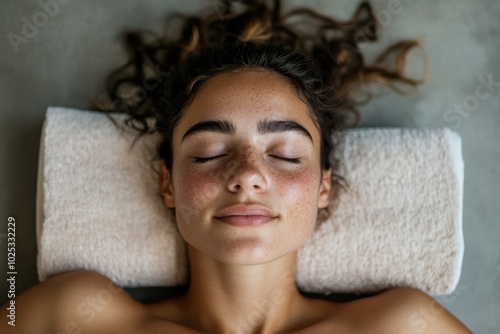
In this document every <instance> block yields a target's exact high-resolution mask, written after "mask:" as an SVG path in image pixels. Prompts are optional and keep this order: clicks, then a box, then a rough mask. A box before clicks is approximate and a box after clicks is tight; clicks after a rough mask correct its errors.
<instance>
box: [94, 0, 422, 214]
mask: <svg viewBox="0 0 500 334" xmlns="http://www.w3.org/2000/svg"><path fill="white" fill-rule="evenodd" d="M220 4H221V5H222V7H221V8H219V11H218V12H217V13H212V14H211V15H207V16H190V17H181V19H182V26H181V29H180V34H179V35H178V36H177V37H173V38H172V37H160V36H157V35H156V34H154V33H151V32H148V31H139V32H128V33H126V34H125V47H126V49H127V50H128V52H129V56H130V60H129V61H128V62H127V63H126V64H125V65H124V66H122V67H120V68H119V69H117V70H116V71H114V72H113V73H112V74H111V75H110V76H109V78H108V81H107V93H108V95H109V98H110V100H111V102H110V101H107V102H104V101H101V100H95V101H94V104H93V106H92V109H94V110H99V111H107V112H123V113H126V114H128V116H129V117H128V119H127V121H126V124H127V125H129V126H131V127H132V128H134V129H135V130H137V131H138V133H139V135H144V134H148V133H159V134H160V137H161V139H160V142H159V146H158V151H157V153H158V158H159V159H161V160H162V161H163V162H164V163H165V164H166V166H167V168H169V169H171V167H172V147H171V144H172V134H173V129H174V128H175V126H176V124H177V122H178V120H179V119H180V117H181V116H182V114H183V111H184V110H185V109H186V108H187V106H189V104H190V102H191V101H192V99H193V98H194V96H196V93H197V92H198V91H199V89H200V88H201V87H202V86H203V84H204V83H205V82H206V80H207V79H208V78H211V77H213V76H215V75H217V74H220V73H224V72H230V71H234V70H237V69H244V68H250V69H251V68H257V69H265V70H269V71H273V72H275V73H278V74H279V75H281V76H282V77H283V78H284V79H286V80H288V81H289V82H290V83H291V84H292V85H293V87H295V89H296V90H297V93H298V96H299V97H300V98H301V99H302V100H303V101H304V102H305V103H306V104H307V105H308V106H309V108H310V112H311V118H312V119H313V121H314V122H315V123H316V125H317V127H318V129H319V130H320V133H321V139H322V140H321V166H322V168H323V170H328V169H331V170H332V193H331V199H332V203H336V202H337V200H338V195H339V190H341V189H346V187H347V186H348V183H347V182H346V180H345V179H344V178H343V177H342V176H341V175H340V174H339V173H338V165H339V164H338V160H337V158H336V157H335V154H334V153H335V152H334V151H335V148H337V147H339V145H340V144H341V141H342V138H343V133H344V130H346V129H348V128H351V127H354V126H356V125H358V124H359V121H360V115H359V112H358V110H357V108H356V105H357V104H358V101H357V98H356V94H357V93H359V92H360V89H361V88H362V86H366V84H370V83H374V82H376V83H380V84H383V85H386V86H389V87H390V88H392V89H393V90H395V91H397V92H403V93H405V92H408V90H406V91H405V90H404V89H403V88H409V89H410V90H414V89H415V88H416V87H417V86H418V85H419V84H420V83H422V82H423V80H416V79H412V78H409V77H407V76H405V74H404V69H405V64H406V60H407V55H408V53H409V51H411V49H413V48H415V47H419V44H418V42H417V41H415V40H407V41H402V42H399V43H396V44H394V45H392V46H390V47H389V48H387V49H386V50H385V51H384V52H383V53H382V54H381V55H380V56H379V57H378V58H377V59H376V60H375V62H374V63H373V64H370V65H368V64H365V60H364V57H363V55H362V53H361V49H362V47H361V46H360V45H361V43H366V42H373V41H376V40H377V39H378V34H379V32H378V27H379V26H378V25H377V20H376V18H375V16H374V13H373V9H372V7H371V6H370V4H369V3H367V2H363V3H361V4H360V5H359V6H358V8H357V10H356V11H355V13H354V15H353V16H352V18H351V19H350V20H348V21H337V20H334V19H332V18H330V17H327V16H324V15H322V14H320V13H317V12H315V11H313V10H311V9H307V8H299V9H294V10H291V11H289V12H288V13H286V14H282V11H281V2H280V0H274V1H272V3H269V1H266V0H258V1H249V0H234V1H231V0H225V1H222V2H220ZM179 17H180V16H179V15H174V16H172V17H171V18H170V19H169V20H167V23H173V22H174V21H175V20H176V19H179ZM300 20H305V22H306V23H307V24H304V22H300ZM168 26H169V25H168V24H167V27H168ZM374 28H376V29H374ZM167 32H170V31H167ZM166 35H168V34H166ZM394 59H395V61H393V62H392V64H390V63H389V60H394ZM151 120H153V121H152V122H151ZM332 205H333V206H334V204H332ZM331 207H332V206H331ZM331 207H330V208H331ZM323 216H324V215H323Z"/></svg>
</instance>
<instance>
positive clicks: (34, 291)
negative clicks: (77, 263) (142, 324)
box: [0, 271, 145, 334]
mask: <svg viewBox="0 0 500 334" xmlns="http://www.w3.org/2000/svg"><path fill="white" fill-rule="evenodd" d="M14 305H15V326H12V325H9V324H8V323H7V321H6V320H5V319H7V317H6V315H7V314H9V313H7V311H8V310H7V307H8V306H10V303H8V304H5V305H4V306H2V308H1V310H2V312H1V313H2V318H3V319H2V323H1V324H0V332H2V333H44V334H46V333H81V332H93V333H96V332H103V333H104V332H106V333H113V332H118V331H119V330H118V329H120V328H121V329H125V327H124V325H125V322H124V321H125V320H126V322H128V323H127V327H128V328H131V327H132V326H133V322H134V321H137V322H139V321H140V319H141V316H144V314H142V313H144V312H145V308H144V307H143V305H142V304H140V303H139V302H137V301H136V300H134V299H133V298H132V297H131V296H130V295H129V294H128V293H127V292H126V291H124V290H123V289H122V288H120V287H119V286H117V285H116V284H115V283H114V282H113V281H112V280H111V279H109V278H108V277H106V276H103V275H101V274H99V273H97V272H95V271H74V272H67V273H63V274H59V275H56V276H52V277H50V278H48V279H46V280H45V281H43V282H41V283H39V284H37V285H35V286H33V287H31V288H29V289H28V290H26V291H25V292H23V293H22V294H20V295H19V296H17V297H16V298H15V304H14ZM9 312H11V311H9ZM97 329H98V330H97ZM122 332H125V330H123V331H122Z"/></svg>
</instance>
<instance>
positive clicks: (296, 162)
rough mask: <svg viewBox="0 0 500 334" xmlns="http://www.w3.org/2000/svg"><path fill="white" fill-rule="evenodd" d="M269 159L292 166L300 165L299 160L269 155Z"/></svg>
mask: <svg viewBox="0 0 500 334" xmlns="http://www.w3.org/2000/svg"><path fill="white" fill-rule="evenodd" d="M271 157H273V158H274V159H277V160H281V161H285V162H289V163H292V164H300V159H299V158H284V157H280V156H278V155H271Z"/></svg>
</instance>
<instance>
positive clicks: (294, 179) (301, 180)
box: [275, 168, 320, 219]
mask: <svg viewBox="0 0 500 334" xmlns="http://www.w3.org/2000/svg"><path fill="white" fill-rule="evenodd" d="M319 178H320V175H319V173H318V172H316V171H315V169H313V168H308V169H307V170H304V171H303V172H301V173H298V174H294V175H292V176H285V177H281V178H277V179H276V180H275V186H276V189H277V190H278V193H279V197H280V198H281V199H283V200H284V201H285V203H283V204H285V205H286V206H287V209H288V210H289V211H291V212H293V214H294V215H295V216H296V217H297V218H299V217H301V218H302V219H306V218H308V217H309V218H310V217H311V214H312V215H315V214H316V213H317V210H318V190H319ZM289 218H292V219H293V218H294V217H289Z"/></svg>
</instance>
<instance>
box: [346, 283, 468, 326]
mask: <svg viewBox="0 0 500 334" xmlns="http://www.w3.org/2000/svg"><path fill="white" fill-rule="evenodd" d="M346 315H347V316H348V317H355V319H357V324H358V325H359V326H360V327H359V328H358V330H359V332H363V331H364V330H366V331H367V332H373V331H374V330H375V329H376V330H375V332H377V333H378V332H380V333H400V334H410V333H472V332H471V331H470V330H468V329H467V328H466V327H465V326H464V325H463V324H462V323H461V322H460V321H459V320H458V319H457V318H455V317H454V316H453V315H452V314H451V313H450V312H448V311H447V310H446V309H445V308H444V307H443V306H442V305H441V304H440V303H439V302H437V301H436V300H435V299H434V298H432V297H431V296H429V295H427V294H426V293H424V292H422V291H420V290H417V289H411V288H395V289H390V290H387V291H385V292H382V293H380V294H377V295H375V296H372V297H367V298H363V299H360V300H358V301H354V302H351V303H348V305H346ZM360 315H362V317H360ZM359 319H362V320H361V321H359Z"/></svg>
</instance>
